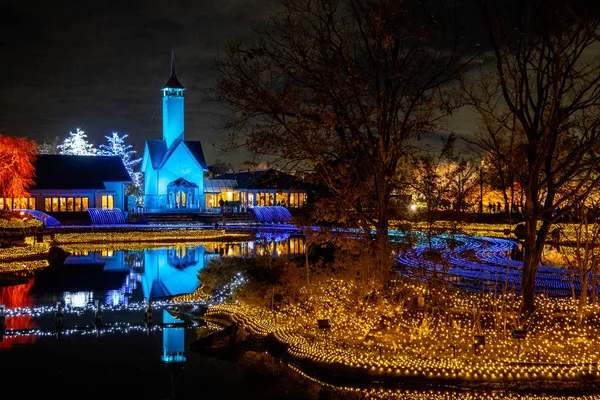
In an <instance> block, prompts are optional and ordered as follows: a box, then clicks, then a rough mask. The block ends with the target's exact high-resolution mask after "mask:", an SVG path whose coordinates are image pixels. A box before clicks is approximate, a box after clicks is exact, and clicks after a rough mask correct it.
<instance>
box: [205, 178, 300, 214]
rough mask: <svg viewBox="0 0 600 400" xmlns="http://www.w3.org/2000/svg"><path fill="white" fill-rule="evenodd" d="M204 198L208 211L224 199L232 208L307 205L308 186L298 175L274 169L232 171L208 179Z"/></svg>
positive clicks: (238, 209) (218, 205) (217, 207)
mask: <svg viewBox="0 0 600 400" xmlns="http://www.w3.org/2000/svg"><path fill="white" fill-rule="evenodd" d="M204 198H205V204H206V208H207V210H208V211H211V210H216V209H219V208H220V207H221V206H222V205H223V204H222V203H221V202H223V203H225V202H227V203H226V204H228V206H229V207H231V208H232V210H231V211H240V210H242V211H243V210H245V209H247V208H252V207H255V206H260V207H262V206H283V207H287V208H298V207H304V206H305V205H306V203H307V201H308V185H306V184H305V183H304V182H303V181H302V179H300V178H299V177H297V176H294V175H290V174H287V173H285V172H282V171H278V170H275V169H272V168H271V169H265V170H248V171H239V172H230V173H226V174H223V175H219V176H216V177H214V178H211V179H207V180H206V181H205V184H204Z"/></svg>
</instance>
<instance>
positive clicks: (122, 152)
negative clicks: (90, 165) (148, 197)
mask: <svg viewBox="0 0 600 400" xmlns="http://www.w3.org/2000/svg"><path fill="white" fill-rule="evenodd" d="M128 136H129V135H123V136H120V135H119V134H118V133H117V132H113V134H112V136H104V137H105V138H106V140H107V142H108V144H101V145H100V146H98V153H97V154H98V155H100V156H119V157H121V159H122V160H123V165H125V169H127V172H128V173H129V176H130V177H131V180H132V181H133V184H132V185H126V194H127V195H131V196H138V195H141V193H142V192H143V191H142V175H143V174H142V173H141V172H140V171H134V167H135V166H136V165H138V164H139V163H140V162H141V161H142V159H141V158H132V157H133V155H134V154H135V153H136V151H135V150H133V146H132V145H130V144H126V143H125V139H126V138H127V137H128ZM132 186H133V187H132Z"/></svg>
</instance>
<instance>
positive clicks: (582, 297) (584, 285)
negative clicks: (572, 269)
mask: <svg viewBox="0 0 600 400" xmlns="http://www.w3.org/2000/svg"><path fill="white" fill-rule="evenodd" d="M588 276H589V274H588V273H587V271H585V272H584V273H582V274H579V280H580V281H581V293H580V294H579V304H578V305H577V324H578V325H581V323H582V322H583V309H584V308H585V306H586V304H587V292H588Z"/></svg>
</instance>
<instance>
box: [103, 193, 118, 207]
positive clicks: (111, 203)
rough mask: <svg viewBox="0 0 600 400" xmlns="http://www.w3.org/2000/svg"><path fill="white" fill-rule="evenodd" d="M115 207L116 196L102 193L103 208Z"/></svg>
mask: <svg viewBox="0 0 600 400" xmlns="http://www.w3.org/2000/svg"><path fill="white" fill-rule="evenodd" d="M114 207H115V196H113V195H112V194H104V195H102V208H114Z"/></svg>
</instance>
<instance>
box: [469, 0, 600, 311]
mask: <svg viewBox="0 0 600 400" xmlns="http://www.w3.org/2000/svg"><path fill="white" fill-rule="evenodd" d="M485 5H486V7H487V8H486V15H487V16H488V18H489V33H490V35H489V36H490V40H491V49H492V54H493V62H492V63H490V65H488V64H487V63H484V64H482V67H481V69H480V71H479V74H480V75H479V78H478V79H474V78H473V77H471V78H472V79H470V80H469V81H466V82H465V88H466V92H467V95H468V97H469V99H470V100H471V103H472V105H473V106H474V108H475V110H476V111H477V112H478V113H479V114H480V116H481V120H482V125H483V129H482V135H481V136H480V138H479V140H478V142H477V143H478V145H479V146H480V147H481V148H482V149H483V150H484V151H489V152H490V153H491V154H493V156H494V157H495V158H497V159H498V160H501V161H502V164H503V165H504V166H505V167H506V168H508V169H510V170H511V171H512V173H513V174H514V177H515V179H516V181H517V182H518V183H519V185H520V187H521V188H522V190H523V192H524V197H525V205H524V209H523V214H524V217H525V226H526V237H525V243H524V248H525V252H524V267H523V277H522V291H523V297H522V308H521V311H522V313H523V316H528V315H531V313H532V312H533V310H534V298H535V296H534V288H535V279H536V276H537V271H538V267H539V265H540V261H541V256H542V250H543V248H544V243H545V241H546V238H547V236H548V233H549V232H550V228H551V226H552V224H553V223H554V222H555V221H556V219H557V218H559V217H560V215H561V214H562V213H564V212H566V211H568V210H569V209H570V208H571V207H573V205H575V204H579V203H581V202H582V200H583V199H584V198H586V197H587V196H588V194H589V193H590V191H591V190H593V189H594V187H596V186H597V185H598V183H599V182H600V174H598V169H599V167H600V157H599V153H598V150H599V146H600V109H599V104H600V87H599V83H600V60H599V59H598V58H597V57H593V56H592V55H591V51H593V46H594V45H595V44H596V43H595V42H596V39H597V38H596V32H597V31H598V28H600V19H599V18H598V14H597V12H596V11H597V10H596V9H595V8H596V7H595V5H594V4H593V3H587V2H574V1H568V0H556V1H550V2H548V1H543V0H530V1H524V2H518V3H515V4H514V5H511V6H508V5H507V4H506V3H505V2H486V3H485ZM510 154H513V155H516V156H517V157H518V159H519V160H522V162H515V159H514V158H511V157H510V156H509V155H510ZM557 211H558V212H557Z"/></svg>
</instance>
